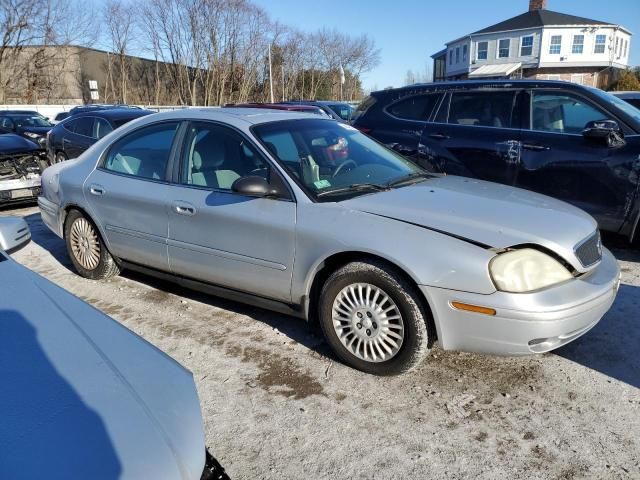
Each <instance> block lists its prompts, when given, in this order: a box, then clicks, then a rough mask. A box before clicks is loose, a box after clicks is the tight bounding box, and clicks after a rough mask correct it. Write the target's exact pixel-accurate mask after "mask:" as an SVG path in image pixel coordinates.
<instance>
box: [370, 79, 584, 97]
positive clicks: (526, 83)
mask: <svg viewBox="0 0 640 480" xmlns="http://www.w3.org/2000/svg"><path fill="white" fill-rule="evenodd" d="M476 87H492V88H513V87H516V88H543V87H548V88H549V87H551V88H554V87H555V88H561V87H562V88H570V89H574V90H584V89H585V88H586V87H584V86H583V85H580V84H577V83H573V82H565V81H562V80H451V81H446V82H433V83H414V84H413V85H406V86H404V87H399V88H389V89H386V90H377V91H375V92H371V93H372V95H374V96H378V95H387V94H393V93H396V92H402V91H407V92H410V91H420V90H454V89H465V88H476Z"/></svg>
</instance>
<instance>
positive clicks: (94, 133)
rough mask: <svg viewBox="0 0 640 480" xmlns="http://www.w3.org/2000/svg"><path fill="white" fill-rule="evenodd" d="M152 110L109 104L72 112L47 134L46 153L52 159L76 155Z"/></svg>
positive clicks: (52, 160) (150, 112) (59, 160)
mask: <svg viewBox="0 0 640 480" xmlns="http://www.w3.org/2000/svg"><path fill="white" fill-rule="evenodd" d="M152 113H153V112H152V111H150V110H143V109H138V108H112V109H104V110H94V111H89V112H85V113H78V114H75V115H71V116H70V117H68V118H67V119H65V120H63V121H62V122H60V123H59V124H57V125H56V126H55V127H54V128H53V129H52V130H51V132H50V133H49V135H48V136H47V142H46V147H47V155H48V157H49V160H50V161H51V162H52V163H58V162H62V161H64V160H67V159H69V158H76V157H77V156H79V155H80V154H81V153H82V152H84V151H85V150H86V149H87V148H89V147H90V146H91V145H93V144H94V143H96V142H97V141H98V140H100V139H101V138H102V137H104V136H105V135H107V134H108V133H110V132H112V131H113V130H115V129H116V128H118V127H121V126H122V125H124V124H125V123H127V122H130V121H131V120H133V119H136V118H139V117H143V116H145V115H150V114H152Z"/></svg>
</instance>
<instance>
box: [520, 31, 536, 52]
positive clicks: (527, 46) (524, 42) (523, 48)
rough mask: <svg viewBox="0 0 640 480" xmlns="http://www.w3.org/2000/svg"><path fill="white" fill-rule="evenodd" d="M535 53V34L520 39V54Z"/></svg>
mask: <svg viewBox="0 0 640 480" xmlns="http://www.w3.org/2000/svg"><path fill="white" fill-rule="evenodd" d="M531 55H533V35H527V36H526V37H522V38H521V39H520V56H521V57H530V56H531Z"/></svg>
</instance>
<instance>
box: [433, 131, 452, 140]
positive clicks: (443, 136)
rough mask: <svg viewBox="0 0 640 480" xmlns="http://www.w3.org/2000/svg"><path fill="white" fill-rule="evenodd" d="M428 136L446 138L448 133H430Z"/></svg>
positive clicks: (438, 138)
mask: <svg viewBox="0 0 640 480" xmlns="http://www.w3.org/2000/svg"><path fill="white" fill-rule="evenodd" d="M429 137H430V138H435V139H437V140H446V139H447V138H449V135H445V134H444V133H439V132H438V133H430V134H429Z"/></svg>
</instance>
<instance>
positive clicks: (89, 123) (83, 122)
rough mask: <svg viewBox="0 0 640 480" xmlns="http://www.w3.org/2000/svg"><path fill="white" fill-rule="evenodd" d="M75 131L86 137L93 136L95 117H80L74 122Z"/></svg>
mask: <svg viewBox="0 0 640 480" xmlns="http://www.w3.org/2000/svg"><path fill="white" fill-rule="evenodd" d="M72 131H73V133H77V134H78V135H84V136H85V137H92V136H93V117H82V118H78V119H77V120H76V121H75V122H74V124H73V130H72Z"/></svg>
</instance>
